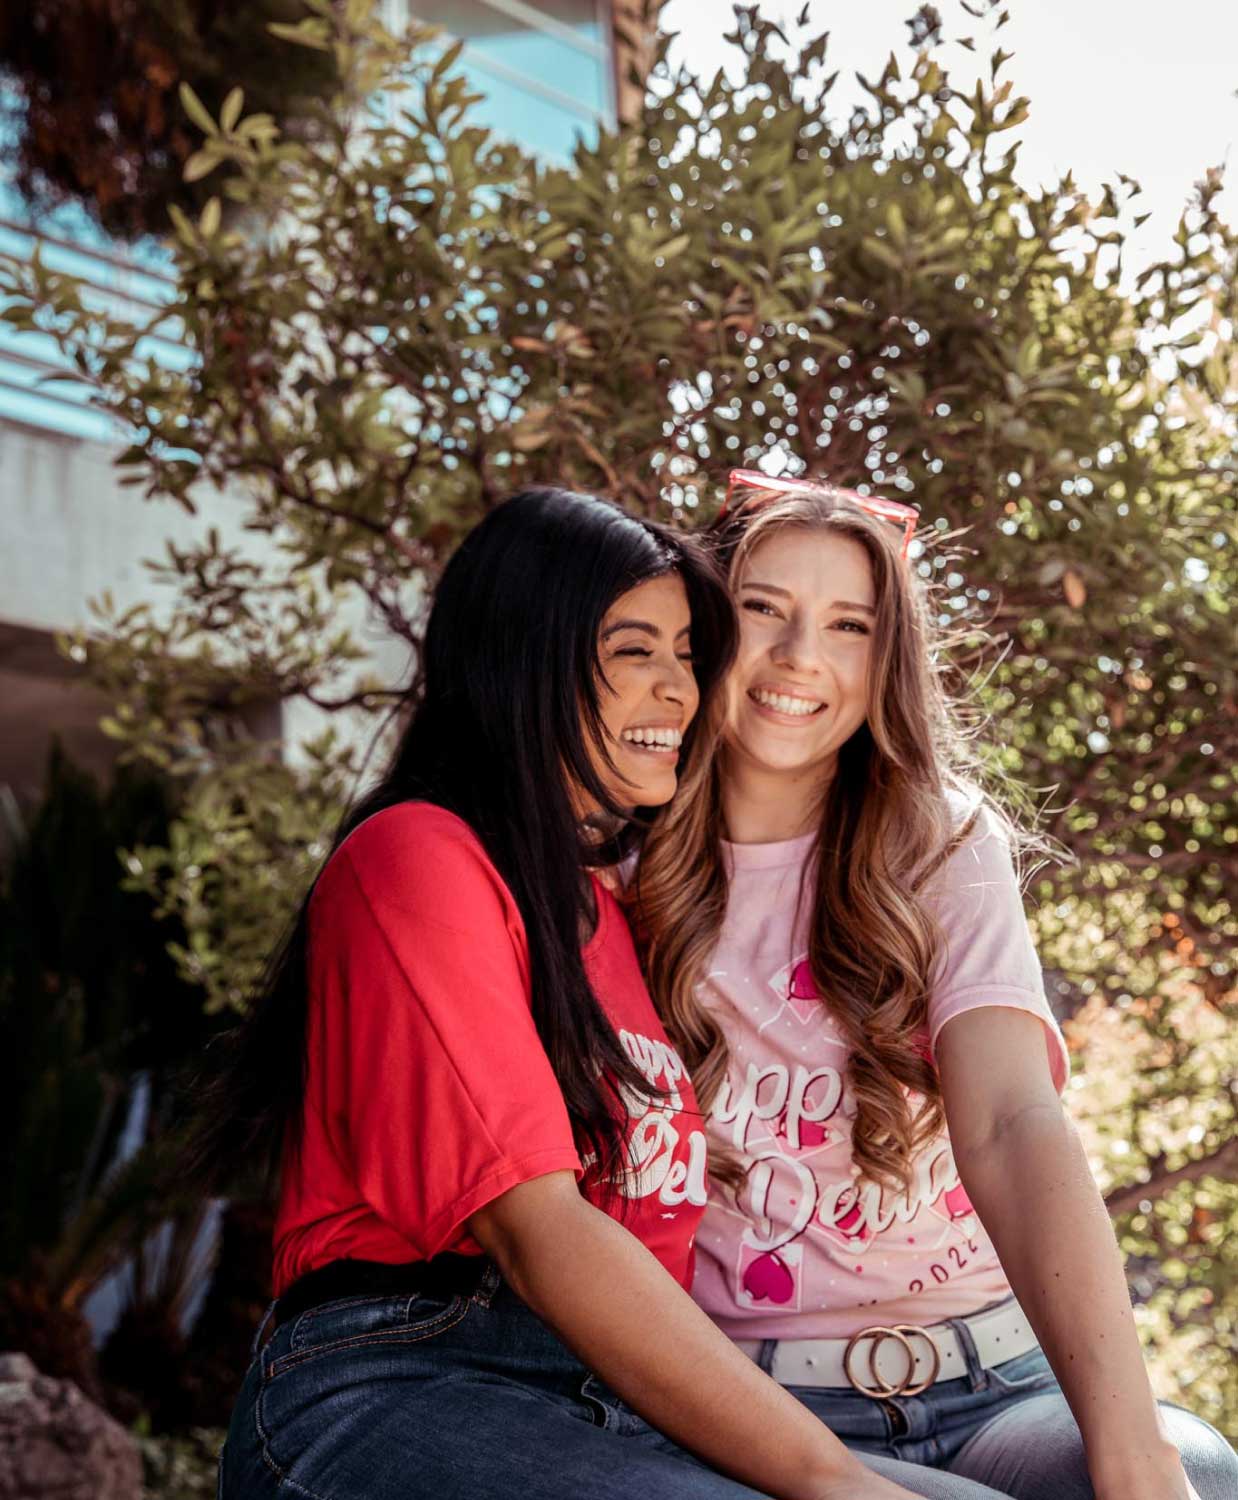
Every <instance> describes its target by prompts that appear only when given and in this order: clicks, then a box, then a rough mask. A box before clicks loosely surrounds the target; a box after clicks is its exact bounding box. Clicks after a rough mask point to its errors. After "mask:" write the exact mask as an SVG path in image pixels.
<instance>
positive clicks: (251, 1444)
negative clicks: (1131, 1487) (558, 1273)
mask: <svg viewBox="0 0 1238 1500" xmlns="http://www.w3.org/2000/svg"><path fill="white" fill-rule="evenodd" d="M958 1383H959V1382H952V1384H955V1385H957V1384H958ZM796 1394H797V1395H801V1396H804V1395H805V1394H807V1395H808V1396H809V1397H810V1400H809V1404H810V1405H813V1404H814V1403H813V1399H811V1398H815V1397H818V1396H820V1395H821V1393H820V1392H812V1393H804V1392H796ZM854 1399H855V1400H856V1401H864V1398H862V1397H856V1398H854ZM868 1404H869V1403H867V1402H865V1405H868ZM869 1416H870V1418H871V1416H872V1412H870V1413H869ZM883 1420H884V1419H883ZM1201 1425H1202V1424H1201ZM1205 1430H1208V1429H1205ZM839 1435H840V1436H846V1434H844V1433H841V1432H840V1434H839ZM873 1436H874V1441H873V1442H872V1443H866V1442H862V1443H856V1444H853V1446H855V1447H856V1448H857V1450H858V1451H859V1452H860V1456H861V1457H862V1458H863V1461H864V1462H865V1463H867V1464H868V1465H869V1466H870V1467H872V1468H874V1469H876V1470H878V1471H879V1472H881V1473H883V1474H885V1475H887V1476H888V1477H890V1478H892V1479H896V1480H898V1481H899V1482H900V1483H901V1484H903V1485H904V1486H906V1488H908V1489H909V1490H910V1491H911V1492H912V1493H913V1494H915V1495H919V1496H922V1497H924V1500H994V1495H993V1492H992V1490H990V1489H986V1488H984V1487H983V1486H982V1485H979V1484H972V1483H971V1482H969V1481H968V1480H966V1479H962V1478H959V1477H958V1476H957V1475H954V1474H949V1473H945V1472H942V1471H941V1470H939V1469H936V1468H932V1467H925V1466H922V1465H920V1464H919V1463H915V1462H912V1463H908V1462H905V1461H904V1460H903V1458H902V1456H900V1455H891V1454H890V1453H889V1452H887V1451H879V1450H882V1447H883V1444H882V1441H879V1440H877V1435H876V1433H874V1435H873ZM1064 1493H1065V1492H1063V1491H1060V1490H1059V1491H1054V1500H1062V1496H1063V1494H1064ZM1200 1493H1201V1496H1202V1500H1222V1496H1224V1500H1233V1492H1231V1491H1217V1492H1216V1493H1215V1494H1212V1493H1209V1492H1207V1491H1205V1490H1204V1489H1202V1488H1201V1490H1200ZM219 1494H220V1497H221V1500H265V1497H279V1500H420V1497H423V1496H424V1497H425V1500H765V1497H762V1496H760V1495H759V1494H758V1492H757V1491H755V1490H752V1489H750V1488H748V1487H747V1486H746V1485H742V1484H738V1483H736V1482H735V1481H734V1480H730V1479H727V1478H725V1477H724V1476H722V1475H720V1474H718V1473H716V1472H715V1471H714V1470H712V1469H710V1468H708V1467H707V1466H705V1465H704V1464H702V1463H701V1462H700V1461H699V1460H697V1459H696V1458H694V1457H693V1456H692V1455H691V1454H689V1453H687V1452H685V1451H684V1450H683V1449H682V1448H680V1447H678V1446H677V1445H676V1444H674V1443H673V1442H671V1441H670V1439H669V1438H666V1437H664V1436H663V1435H662V1434H661V1433H660V1432H658V1431H657V1430H656V1429H655V1428H653V1427H651V1426H650V1425H649V1424H648V1423H647V1422H645V1421H644V1420H643V1419H642V1418H641V1417H639V1416H638V1415H637V1414H636V1413H635V1412H633V1411H632V1410H631V1408H629V1407H627V1406H625V1405H624V1404H623V1402H621V1401H620V1400H618V1398H617V1397H616V1396H614V1395H613V1393H612V1392H610V1391H609V1390H608V1389H607V1388H606V1386H605V1385H603V1383H602V1382H601V1381H600V1380H598V1379H597V1377H596V1376H594V1375H592V1374H591V1373H590V1372H589V1370H588V1369H586V1368H585V1366H583V1365H582V1364H581V1363H580V1362H579V1360H577V1359H576V1358H575V1356H574V1355H573V1354H572V1353H571V1352H570V1351H569V1350H568V1349H567V1348H566V1347H565V1346H564V1345H563V1344H562V1343H561V1342H560V1340H559V1339H558V1338H557V1337H556V1336H555V1335H554V1334H553V1333H551V1331H550V1330H549V1329H548V1328H547V1327H546V1326H545V1324H544V1323H542V1322H541V1321H540V1320H539V1319H538V1318H537V1317H535V1316H534V1314H533V1313H531V1312H530V1311H529V1309H528V1308H527V1307H526V1306H525V1305H524V1304H523V1303H522V1302H521V1301H520V1300H519V1299H518V1298H517V1297H516V1296H515V1294H514V1293H512V1292H511V1291H510V1289H509V1288H507V1287H506V1286H504V1285H503V1284H502V1283H501V1282H500V1280H499V1277H498V1275H497V1273H496V1272H494V1271H493V1269H492V1268H491V1269H489V1270H487V1272H486V1274H485V1275H484V1276H483V1278H482V1279H481V1282H480V1285H479V1286H478V1288H477V1289H476V1290H475V1291H474V1292H473V1293H472V1294H471V1295H455V1296H452V1295H446V1294H444V1295H442V1296H433V1297H431V1296H417V1297H411V1298H410V1297H403V1296H401V1297H354V1298H347V1299H343V1300H340V1301H336V1302H329V1303H325V1304H323V1305H321V1306H319V1307H315V1308H312V1309H311V1310H310V1311H308V1312H305V1313H302V1314H301V1315H300V1316H299V1317H294V1318H291V1319H290V1320H289V1321H288V1322H286V1323H284V1324H282V1325H281V1326H280V1327H279V1328H278V1329H277V1330H276V1331H275V1333H274V1335H273V1336H272V1337H271V1339H270V1341H269V1342H268V1343H267V1344H266V1345H265V1347H261V1348H260V1349H259V1350H258V1352H257V1354H256V1356H255V1358H254V1360H253V1362H252V1363H251V1365H250V1368H249V1370H248V1372H247V1373H246V1376H245V1381H244V1384H243V1385H242V1388H241V1392H240V1395H239V1397H238V1399H237V1404H236V1407H235V1409H234V1411H233V1414H232V1422H231V1425H230V1427H229V1429H228V1438H227V1442H226V1443H225V1445H224V1452H223V1455H222V1457H221V1460H220V1476H219ZM1072 1494H1073V1492H1072Z"/></svg>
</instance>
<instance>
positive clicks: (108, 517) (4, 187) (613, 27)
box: [0, 0, 640, 802]
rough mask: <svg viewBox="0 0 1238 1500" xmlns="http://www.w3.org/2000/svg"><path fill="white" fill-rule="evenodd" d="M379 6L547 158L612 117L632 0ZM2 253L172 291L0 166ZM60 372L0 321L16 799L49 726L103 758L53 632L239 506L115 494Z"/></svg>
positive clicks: (121, 300) (494, 123)
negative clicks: (444, 57) (41, 209)
mask: <svg viewBox="0 0 1238 1500" xmlns="http://www.w3.org/2000/svg"><path fill="white" fill-rule="evenodd" d="M381 3H382V5H383V9H384V18H385V20H386V21H387V23H388V24H389V25H390V26H391V27H392V29H402V27H403V25H404V24H405V23H407V21H408V20H410V19H411V18H412V17H413V16H414V15H415V16H416V17H417V18H418V19H421V20H425V21H428V22H431V23H433V24H435V25H438V26H440V27H442V28H443V30H444V33H445V42H446V41H448V40H451V39H452V38H458V39H459V40H461V41H462V42H463V43H464V47H463V51H462V54H461V59H460V66H461V67H462V68H463V70H464V71H465V73H466V74H467V75H468V76H469V78H470V79H471V81H472V82H473V83H474V84H475V85H476V86H477V89H478V92H480V93H482V94H483V95H484V100H483V102H482V103H481V104H480V105H479V106H478V107H477V113H478V118H479V119H480V121H481V122H482V123H485V124H487V125H489V126H490V127H491V128H492V129H494V130H496V131H498V132H500V133H503V134H507V135H510V136H511V137H512V138H514V139H516V140H519V141H520V142H521V143H522V144H524V145H526V146H527V147H530V148H531V149H533V150H535V151H537V152H538V153H539V154H542V155H544V156H545V157H546V158H547V159H550V160H554V161H563V162H566V161H567V160H568V159H569V158H570V155H571V152H572V149H573V146H574V144H575V142H576V140H577V139H578V138H579V137H581V136H584V137H585V138H586V139H590V138H592V137H593V136H594V135H595V133H596V132H597V131H598V130H599V129H600V128H603V127H606V126H609V125H611V124H613V122H614V121H615V119H616V118H617V116H618V115H619V113H620V106H621V103H622V102H623V99H624V85H623V83H622V79H623V77H624V75H625V73H626V72H627V71H628V69H627V64H626V61H625V52H624V43H623V40H622V39H623V37H624V36H625V35H627V34H629V33H630V24H629V23H630V19H631V17H630V16H629V15H628V13H627V10H625V9H624V8H625V7H627V8H630V7H632V6H634V5H637V4H639V3H640V0H613V4H614V5H615V6H618V7H620V9H619V11H618V12H616V10H615V9H613V8H612V0H381ZM617 23H618V24H617ZM628 87H629V92H630V85H629V86H628ZM0 251H5V252H7V253H9V254H15V255H18V256H22V257H30V256H33V255H34V254H35V253H37V254H38V255H39V256H40V257H41V258H42V260H43V262H44V264H46V265H47V266H48V267H49V268H51V269H54V270H58V271H63V272H66V273H69V274H72V275H74V276H77V277H80V278H81V279H82V281H83V283H84V285H85V288H86V295H87V296H88V297H90V298H93V299H94V300H95V301H96V302H97V303H98V305H100V306H102V307H108V308H111V309H114V310H116V311H117V312H119V313H121V314H132V315H141V316H146V315H149V313H150V312H152V311H155V310H157V309H158V308H160V307H162V306H166V305H168V303H169V302H170V301H171V299H172V297H173V296H174V293H175V284H174V282H173V280H172V278H171V275H170V264H169V262H168V260H167V257H166V255H165V253H164V252H163V250H162V249H161V247H160V246H159V245H158V244H157V243H150V244H145V245H139V246H137V247H134V246H120V245H117V244H115V243H112V242H109V241H108V239H107V238H106V237H105V236H104V235H102V234H101V233H100V231H99V230H98V229H97V228H95V227H94V226H93V225H92V224H91V223H90V221H89V219H88V217H87V215H86V214H85V213H84V211H82V210H80V209H74V208H72V207H69V208H66V209H65V210H63V211H62V212H60V213H58V214H57V215H55V216H54V217H53V218H51V219H46V218H45V219H41V220H38V221H37V222H36V221H35V219H34V218H33V217H32V215H31V214H30V212H29V211H28V210H27V208H26V206H25V204H24V203H23V202H22V201H21V200H20V199H19V198H18V196H17V195H16V193H15V190H14V189H13V187H12V185H11V184H9V183H6V182H5V181H4V178H3V168H2V167H0ZM152 352H153V353H154V356H155V357H156V358H157V359H159V360H161V361H166V362H168V363H175V362H177V361H179V360H182V359H184V358H185V354H184V351H183V350H182V349H180V348H179V347H178V345H177V344H176V343H175V341H174V340H173V339H168V340H166V341H162V342H157V343H156V344H155V346H154V348H153V351H152ZM61 368H63V366H62V364H61V360H60V356H59V354H58V353H57V351H56V348H55V346H54V344H53V343H52V341H51V340H50V339H48V338H45V337H42V336H40V335H38V334H35V333H29V332H21V333H14V332H12V331H9V330H8V329H7V326H6V325H4V324H0V702H2V703H3V705H4V712H3V713H0V789H2V788H8V789H9V790H8V792H7V793H3V792H0V795H9V796H14V795H15V796H16V798H17V800H18V801H19V802H28V801H30V800H32V799H33V798H34V797H35V795H36V794H37V791H38V788H39V785H40V782H41V777H42V769H43V764H44V760H45V756H46V751H47V745H48V741H49V737H50V736H51V735H52V734H57V735H59V736H60V738H61V739H62V741H63V742H64V743H65V745H66V748H67V750H68V751H69V753H70V755H71V756H72V757H73V758H74V759H76V760H78V761H79V762H81V763H83V764H86V765H88V766H93V767H95V768H98V769H102V768H103V767H104V766H106V765H107V764H108V762H109V760H110V750H109V746H108V743H107V742H106V741H105V740H104V739H103V737H102V735H101V734H100V732H99V730H98V728H97V724H98V719H99V717H100V713H101V711H102V709H103V704H102V703H101V701H100V700H99V699H98V698H97V697H96V696H95V695H94V694H93V693H92V692H91V691H90V690H89V689H88V688H87V687H86V686H85V685H84V684H83V683H82V681H81V678H80V674H79V672H78V670H77V669H76V668H75V667H74V665H73V663H72V662H70V661H67V660H65V659H64V658H63V656H62V655H61V653H60V652H59V651H58V649H57V647H56V644H55V634H56V632H57V631H63V630H68V629H72V628H74V627H76V626H78V625H81V624H84V623H87V622H88V619H89V611H88V601H89V600H90V599H91V598H96V597H98V596H100V595H101V594H102V593H103V592H104V591H105V590H108V591H110V592H111V594H112V595H113V597H114V598H115V599H116V601H117V603H118V604H120V605H128V604H132V603H137V602H141V601H142V600H144V599H145V598H147V597H148V596H149V594H150V586H149V583H148V580H147V575H146V572H145V570H144V568H143V566H142V563H143V559H146V558H151V557H157V556H159V555H160V554H162V553H163V551H164V548H165V544H166V543H167V542H168V541H173V542H175V543H177V544H180V545H184V544H185V543H186V542H188V541H189V540H191V539H192V537H193V536H195V535H196V534H197V533H198V531H199V530H200V528H201V527H203V526H205V525H208V524H217V525H220V527H221V529H223V530H224V531H225V532H226V531H227V529H228V519H227V514H226V512H229V511H231V510H232V509H233V507H231V506H229V505H227V504H226V503H225V502H224V501H222V500H221V503H220V505H219V507H218V512H219V513H218V514H217V515H204V516H203V517H201V518H200V519H198V520H195V519H193V518H190V517H187V516H184V515H182V514H180V513H178V512H177V510H176V509H175V508H174V507H172V506H168V505H161V504H158V503H156V504H153V505H147V504H145V503H143V502H142V500H141V499H140V498H139V497H138V495H137V493H136V492H135V491H134V490H132V489H124V488H122V487H121V486H120V485H119V484H118V482H117V479H118V476H117V473H116V471H115V469H114V468H113V465H112V458H113V455H114V453H115V451H116V447H117V444H118V442H119V441H121V439H120V437H119V435H118V434H116V433H115V432H113V431H112V430H111V429H110V428H109V425H108V422H107V420H106V419H105V418H104V417H102V416H101V415H100V414H99V413H97V412H95V411H94V410H92V409H91V408H90V406H89V405H88V404H87V401H86V397H85V392H84V391H83V390H81V389H80V388H75V387H74V386H73V385H72V384H71V383H68V382H57V383H53V384H47V383H45V382H44V377H46V376H48V375H51V374H54V373H55V372H56V371H57V370H59V369H61ZM203 509H204V510H209V509H210V506H209V505H207V506H204V507H203ZM288 727H289V731H290V732H291V726H288Z"/></svg>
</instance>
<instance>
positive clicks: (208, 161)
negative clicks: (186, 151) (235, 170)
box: [181, 150, 219, 182]
mask: <svg viewBox="0 0 1238 1500" xmlns="http://www.w3.org/2000/svg"><path fill="white" fill-rule="evenodd" d="M218 165H219V157H218V156H217V155H216V154H215V152H214V151H209V150H202V151H195V152H194V153H193V155H192V156H191V157H190V158H189V160H188V161H187V162H186V163H185V167H184V170H183V171H182V172H181V177H182V178H183V179H184V180H185V181H186V182H197V181H199V179H201V178H203V177H206V176H207V175H208V174H209V173H211V172H213V171H214V170H215V168H216V167H217V166H218Z"/></svg>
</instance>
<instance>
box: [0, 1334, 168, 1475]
mask: <svg viewBox="0 0 1238 1500" xmlns="http://www.w3.org/2000/svg"><path fill="white" fill-rule="evenodd" d="M141 1494H142V1460H141V1458H140V1456H139V1454H138V1450H137V1446H136V1445H135V1443H134V1442H133V1439H132V1438H131V1437H130V1436H129V1434H128V1433H127V1432H126V1431H125V1430H124V1428H123V1427H121V1426H120V1425H119V1424H118V1423H117V1422H114V1421H113V1420H112V1418H111V1417H109V1416H108V1414H107V1413H106V1412H105V1411H104V1410H103V1409H102V1408H101V1407H98V1406H96V1405H95V1404H94V1402H92V1401H88V1400H87V1399H86V1397H85V1396H83V1395H82V1393H81V1391H79V1390H78V1388H77V1386H75V1385H73V1384H72V1383H71V1382H70V1381H67V1380H52V1379H50V1378H49V1377H48V1376H46V1375H40V1374H39V1372H38V1371H37V1370H36V1369H35V1367H34V1366H33V1365H32V1364H31V1363H30V1361H29V1360H28V1359H27V1358H26V1356H25V1355H24V1354H0V1500H141Z"/></svg>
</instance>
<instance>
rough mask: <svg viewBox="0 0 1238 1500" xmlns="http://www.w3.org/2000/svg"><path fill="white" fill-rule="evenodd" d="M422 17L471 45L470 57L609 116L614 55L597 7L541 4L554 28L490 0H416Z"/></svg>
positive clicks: (591, 111)
mask: <svg viewBox="0 0 1238 1500" xmlns="http://www.w3.org/2000/svg"><path fill="white" fill-rule="evenodd" d="M412 9H413V11H414V13H415V14H416V15H417V16H418V17H419V18H420V19H422V20H425V21H431V22H433V23H434V25H436V26H442V27H443V28H444V29H445V30H447V31H450V32H451V33H452V35H453V36H457V37H459V38H461V39H462V40H463V41H465V42H467V43H468V56H469V57H470V58H471V59H472V60H474V61H477V62H479V63H480V62H482V61H483V60H484V61H489V62H493V63H495V64H496V65H497V67H498V68H501V69H503V70H508V69H511V70H513V71H514V72H516V73H519V74H522V75H523V76H524V77H525V78H529V79H532V80H534V81H535V82H536V83H541V84H544V85H545V86H546V87H548V88H551V89H554V90H555V91H556V92H557V93H560V94H562V95H565V96H566V97H567V98H568V99H571V100H572V101H574V102H575V103H576V104H577V105H578V106H579V107H580V109H581V110H582V111H587V112H588V113H589V114H595V115H598V114H600V115H607V116H609V114H610V94H611V87H610V58H609V51H608V50H607V49H606V48H605V46H604V34H603V31H602V27H601V24H600V23H599V21H598V19H597V8H596V6H595V5H593V4H590V3H586V4H583V5H576V6H572V5H565V4H563V3H562V0H561V3H559V4H558V5H557V6H553V7H552V6H545V5H539V6H538V7H537V8H536V9H537V11H538V12H539V13H541V14H543V15H545V17H546V20H547V26H548V28H549V29H546V30H543V29H541V28H540V27H539V26H537V25H536V24H533V23H532V22H531V21H530V20H525V19H522V18H521V17H520V16H513V15H510V14H507V13H505V12H503V11H501V10H496V9H494V8H493V7H492V6H491V5H488V4H486V3H485V0H412ZM513 81H515V80H513Z"/></svg>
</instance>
